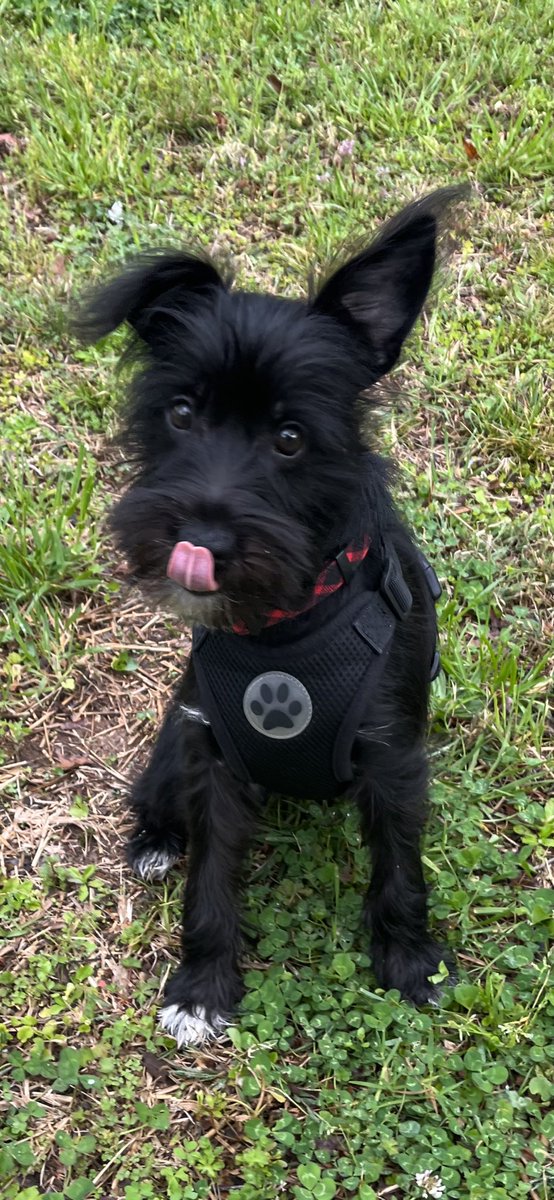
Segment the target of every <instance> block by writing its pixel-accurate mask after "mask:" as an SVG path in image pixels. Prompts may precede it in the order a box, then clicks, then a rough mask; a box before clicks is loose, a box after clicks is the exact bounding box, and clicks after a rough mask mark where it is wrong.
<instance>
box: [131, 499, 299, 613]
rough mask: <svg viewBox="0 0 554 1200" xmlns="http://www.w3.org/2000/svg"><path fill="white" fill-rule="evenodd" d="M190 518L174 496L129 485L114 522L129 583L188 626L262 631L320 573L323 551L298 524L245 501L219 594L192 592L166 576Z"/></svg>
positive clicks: (235, 517)
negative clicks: (181, 530)
mask: <svg viewBox="0 0 554 1200" xmlns="http://www.w3.org/2000/svg"><path fill="white" fill-rule="evenodd" d="M189 515H190V510H189V512H187V508H186V507H185V506H184V505H183V504H181V505H179V503H178V502H177V503H176V500H175V497H174V496H173V495H168V494H167V493H165V492H163V493H162V492H158V491H156V490H155V489H154V488H152V489H149V488H143V487H135V488H131V489H130V490H129V491H128V492H127V493H126V495H125V496H124V497H123V498H122V500H120V501H119V503H118V504H117V505H116V507H115V509H114V511H113V514H112V517H111V522H110V523H111V527H112V530H113V531H114V533H115V535H116V541H117V543H118V546H119V548H120V549H121V550H122V551H123V553H124V554H125V555H126V557H127V560H128V563H129V567H130V572H131V574H130V581H131V582H132V583H135V584H137V585H138V586H139V587H140V589H141V591H143V593H144V594H145V596H146V597H147V598H148V600H149V602H150V603H151V604H153V605H155V606H156V607H162V608H163V609H166V610H170V611H171V612H172V613H173V614H174V615H176V616H177V617H178V618H179V619H181V620H183V621H184V622H186V623H187V624H202V625H206V626H208V627H210V628H219V629H231V628H232V627H233V626H234V625H236V624H240V625H241V626H242V627H246V628H247V629H248V630H249V631H251V632H252V633H255V632H257V631H258V630H259V629H261V628H263V626H264V624H265V617H266V614H268V613H270V612H271V611H272V610H273V609H281V610H283V611H296V610H297V609H299V608H301V607H302V605H303V603H304V602H305V600H306V598H307V596H308V595H309V593H310V590H311V588H312V586H313V582H314V578H315V575H316V574H317V570H318V555H317V550H316V548H315V547H314V544H313V540H312V538H311V537H310V535H309V534H308V532H307V530H306V529H305V528H304V527H303V526H302V525H301V524H299V523H296V522H294V521H291V520H290V519H289V518H286V517H284V516H279V515H278V514H275V513H274V512H272V511H271V510H267V511H262V512H261V513H258V512H256V511H254V510H253V506H252V509H250V508H249V506H248V505H245V506H243V510H242V511H240V512H236V513H234V514H232V515H231V516H230V518H229V524H230V527H231V528H232V530H233V533H234V534H235V537H236V541H237V554H236V557H235V558H234V560H233V561H232V562H230V563H229V564H228V565H227V566H226V567H225V570H224V571H223V572H222V573H221V580H220V581H219V580H218V583H219V586H218V589H217V591H213V592H194V591H189V590H187V589H186V588H184V587H181V586H180V585H179V584H178V583H175V582H174V581H173V580H171V579H169V578H168V577H167V564H168V560H169V556H170V554H171V551H172V549H173V546H174V544H175V541H176V540H177V530H178V529H179V528H180V527H181V526H183V525H186V521H187V516H189ZM173 531H175V532H173Z"/></svg>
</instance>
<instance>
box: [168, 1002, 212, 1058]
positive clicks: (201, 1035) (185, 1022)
mask: <svg viewBox="0 0 554 1200" xmlns="http://www.w3.org/2000/svg"><path fill="white" fill-rule="evenodd" d="M158 1023H159V1024H160V1025H161V1027H162V1029H163V1030H164V1032H165V1033H169V1034H170V1036H171V1037H174V1038H175V1041H176V1042H177V1045H178V1046H179V1047H181V1046H201V1045H203V1044H204V1043H205V1042H213V1041H215V1040H216V1039H221V1037H222V1036H223V1034H224V1032H225V1030H226V1028H227V1026H228V1024H229V1022H228V1021H226V1020H225V1017H220V1016H219V1015H218V1014H217V1013H216V1014H215V1015H213V1016H212V1017H211V1019H210V1020H208V1018H207V1016H206V1009H205V1008H201V1007H200V1006H198V1007H197V1008H193V1009H187V1008H181V1007H180V1006H179V1005H178V1004H167V1005H166V1006H165V1008H162V1009H160V1012H159V1015H158Z"/></svg>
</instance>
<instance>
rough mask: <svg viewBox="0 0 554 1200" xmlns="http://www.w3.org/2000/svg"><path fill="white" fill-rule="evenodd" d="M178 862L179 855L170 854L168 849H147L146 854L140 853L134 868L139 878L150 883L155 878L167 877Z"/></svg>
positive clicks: (135, 860) (134, 862)
mask: <svg viewBox="0 0 554 1200" xmlns="http://www.w3.org/2000/svg"><path fill="white" fill-rule="evenodd" d="M176 862H177V855H176V854H169V853H168V852H167V850H145V852H144V854H139V855H138V856H137V858H135V859H134V861H133V870H134V872H135V875H138V877H139V879H143V880H144V882H145V883H150V882H151V881H152V880H154V879H165V876H166V875H167V872H168V871H169V870H170V869H171V867H172V866H173V864H174V863H176Z"/></svg>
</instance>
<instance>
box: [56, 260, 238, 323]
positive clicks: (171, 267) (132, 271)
mask: <svg viewBox="0 0 554 1200" xmlns="http://www.w3.org/2000/svg"><path fill="white" fill-rule="evenodd" d="M230 282H231V280H230V278H225V277H224V276H223V275H222V274H221V273H220V272H219V271H218V270H217V268H216V267H215V266H214V264H213V263H212V262H211V261H210V259H209V258H208V257H205V258H203V257H201V256H200V255H193V254H188V253H186V252H185V251H179V250H166V251H152V252H149V253H146V254H142V255H140V256H139V257H138V258H136V259H135V260H134V261H133V262H132V263H130V264H129V265H128V266H127V267H126V268H125V269H124V270H123V271H122V272H121V273H120V274H119V275H116V276H115V277H114V278H113V279H111V280H109V281H108V283H106V284H104V285H100V286H99V287H97V288H94V289H93V290H92V291H91V292H90V293H89V294H88V295H87V296H85V297H84V298H83V300H82V302H81V304H80V306H79V309H78V312H77V314H76V317H75V319H74V321H73V327H74V329H75V332H76V333H77V334H78V336H79V337H80V338H81V339H82V340H83V341H86V342H96V341H98V340H99V339H100V338H103V337H105V336H106V335H107V334H108V333H113V331H114V329H117V328H118V326H119V325H122V324H123V323H124V322H127V324H128V325H130V326H131V327H132V329H134V331H135V333H137V334H138V336H139V338H141V339H142V341H144V342H146V343H147V344H149V345H152V343H153V342H155V341H156V335H157V333H158V331H159V328H160V324H161V322H163V323H164V324H165V326H166V327H167V326H168V325H169V326H170V325H171V317H172V316H174V317H175V318H176V319H178V318H179V314H181V315H182V314H183V313H185V312H186V311H187V310H190V309H191V308H192V307H193V306H194V305H195V303H197V302H198V300H199V298H200V297H202V296H206V295H208V294H209V292H210V291H214V290H215V289H217V288H227V287H228V286H229V284H230Z"/></svg>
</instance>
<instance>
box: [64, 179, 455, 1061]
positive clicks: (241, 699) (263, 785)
mask: <svg viewBox="0 0 554 1200" xmlns="http://www.w3.org/2000/svg"><path fill="white" fill-rule="evenodd" d="M458 195H459V192H458V190H457V189H444V190H443V191H439V192H437V193H434V194H433V195H431V196H428V197H427V198H425V199H424V200H422V201H420V202H418V203H415V204H413V205H411V206H410V207H408V208H407V209H405V210H404V211H403V212H401V213H400V214H399V215H398V216H397V217H396V218H395V219H394V220H392V221H390V222H389V223H388V224H387V225H385V226H384V228H383V229H382V230H381V232H380V233H379V234H378V236H377V237H376V239H375V240H374V241H373V242H372V244H371V245H370V246H369V247H368V248H366V249H364V250H362V251H361V252H360V253H358V254H357V255H356V256H355V257H353V258H351V259H350V261H348V262H346V263H345V264H344V265H342V266H340V267H339V268H338V269H336V270H335V271H334V272H333V273H331V274H330V275H329V276H328V277H327V279H326V281H324V282H323V283H322V284H321V286H319V288H318V289H317V290H315V292H314V294H313V296H312V297H311V299H310V300H309V301H307V302H300V301H291V300H283V299H278V298H276V297H273V296H268V295H259V294H252V293H246V292H240V291H233V290H232V289H231V280H230V279H229V278H225V277H224V276H223V275H222V274H221V273H220V272H219V271H218V270H217V269H216V267H215V265H214V264H213V263H212V262H211V261H209V260H208V259H204V258H202V257H195V256H192V255H189V254H186V253H178V252H173V251H168V252H165V253H159V254H152V255H150V256H147V257H144V258H142V259H141V260H139V262H138V264H135V266H134V267H133V268H132V269H130V270H128V271H127V273H125V274H123V275H122V277H120V278H118V279H116V280H114V281H112V282H111V283H110V284H108V285H107V287H106V288H104V289H103V290H102V291H100V292H98V293H96V295H95V297H93V299H92V301H91V303H90V305H89V308H88V313H87V314H86V315H85V318H84V320H85V324H87V323H88V334H89V336H91V337H102V336H104V335H105V334H107V333H109V332H110V331H112V330H114V329H115V328H116V327H117V326H119V325H120V324H122V323H123V322H127V323H128V324H129V326H131V328H132V331H133V342H132V345H133V349H134V352H135V353H138V355H139V358H140V370H139V371H138V373H137V372H135V377H134V382H133V385H132V390H131V398H130V404H129V407H128V413H127V419H126V425H125V434H124V444H125V446H126V448H127V450H128V452H129V453H130V454H131V455H132V456H133V457H134V459H135V462H136V472H135V477H134V481H133V483H132V484H131V486H130V488H129V489H128V491H127V492H126V494H125V496H124V497H123V499H122V500H121V501H120V502H119V504H118V505H117V506H116V508H115V511H114V514H113V528H114V530H115V532H116V536H117V539H118V542H119V545H120V546H121V548H122V549H123V550H124V552H125V554H126V556H127V558H128V560H129V562H130V564H131V566H132V568H133V570H134V572H135V576H136V579H137V581H139V582H140V583H141V584H142V585H143V586H146V587H147V588H148V589H149V590H150V591H151V593H152V594H153V596H154V597H155V598H156V599H159V600H162V601H166V600H167V601H169V602H171V603H172V604H173V606H174V608H176V609H177V611H178V612H179V613H180V614H182V616H183V617H184V618H186V619H187V621H190V622H192V623H193V624H194V625H195V627H196V628H195V635H194V642H193V655H192V659H191V661H190V663H189V665H188V668H187V671H186V673H185V676H184V679H183V682H182V684H181V686H180V687H179V689H178V692H177V694H176V696H175V699H174V701H173V703H172V705H171V707H170V709H169V712H168V714H167V716H166V718H165V721H164V724H163V726H162V729H161V733H160V735H159V738H158V741H157V743H156V746H155V748H154V751H153V754H152V758H151V761H150V763H149V765H148V767H147V768H146V770H145V772H144V774H143V775H142V777H141V778H140V779H139V781H138V783H137V784H136V786H135V788H134V792H133V796H132V802H131V803H132V808H133V811H134V813H135V815H136V819H137V824H136V831H135V833H134V836H133V837H132V838H131V841H130V843H129V847H128V856H129V862H130V864H131V865H132V866H133V867H134V869H135V871H137V872H138V874H139V875H140V876H141V877H142V878H144V879H156V878H160V879H161V878H162V877H163V876H164V875H165V873H166V872H167V871H168V869H169V868H170V866H171V865H172V864H173V863H174V862H175V860H176V859H177V858H178V857H179V856H180V855H181V854H182V852H183V850H184V849H185V846H186V847H187V848H188V854H189V860H188V878H187V884H186V890H185V903H184V930H183V938H182V962H181V965H180V967H179V969H178V970H177V971H176V973H175V974H174V975H173V977H172V979H171V980H170V982H169V984H168V987H167V991H166V996H165V1007H164V1008H163V1009H162V1012H161V1016H160V1020H161V1024H162V1026H163V1028H164V1029H166V1030H168V1031H169V1032H170V1033H172V1034H173V1035H174V1036H175V1037H176V1039H177V1041H178V1043H179V1044H181V1043H186V1042H195V1041H200V1040H202V1039H203V1038H205V1037H209V1036H211V1035H213V1034H214V1033H217V1032H218V1031H220V1030H221V1029H223V1028H224V1026H225V1024H226V1023H227V1022H228V1021H229V1019H230V1018H231V1016H232V1014H233V1012H234V1011H235V1010H236V1008H237V1005H238V1003H239V1001H240V998H241V994H242V985H241V975H240V970H239V963H238V958H239V950H240V926H239V913H238V893H239V888H240V884H241V878H242V873H243V870H244V859H245V855H246V852H247V848H248V845H249V842H250V839H251V836H252V832H253V829H254V826H255V821H256V814H257V812H259V810H260V806H261V804H262V802H263V798H264V795H265V794H266V793H267V792H268V791H271V790H273V791H278V792H281V793H285V794H286V793H288V794H291V795H297V796H301V797H310V798H323V797H325V796H333V795H337V794H338V793H340V792H344V791H348V792H349V794H350V795H351V796H354V798H355V801H356V803H357V804H358V807H359V811H360V816H361V823H362V831H363V836H364V839H365V841H366V842H367V844H368V846H369V849H370V852H371V858H372V864H373V868H372V876H371V883H370V886H369V891H368V895H367V903H366V908H365V915H366V920H367V922H368V924H369V926H370V928H371V950H372V956H373V968H374V972H375V975H376V977H377V980H378V982H379V984H380V985H381V986H382V987H384V988H398V989H399V990H400V992H401V993H402V995H403V996H404V997H406V998H407V999H408V1000H411V1001H413V1002H415V1003H416V1004H423V1003H425V1002H426V1001H428V1000H429V999H430V998H432V997H433V994H434V987H433V984H432V983H431V982H430V978H429V977H430V976H432V975H434V974H435V972H436V971H437V969H438V966H439V963H440V962H441V960H445V961H446V963H447V964H448V965H449V967H451V966H452V961H451V959H450V957H449V955H448V953H447V952H445V950H444V949H443V948H442V947H440V946H439V945H438V944H437V943H436V942H435V941H434V940H433V939H432V937H431V936H430V934H429V932H428V929H427V901H426V886H425V882H424V879H423V873H422V866H421V859H420V838H421V834H422V829H423V825H424V820H425V808H426V788H427V768H426V759H425V745H424V744H425V735H426V720H427V703H428V693H429V682H430V678H431V675H432V672H433V669H434V665H433V664H434V660H435V663H436V647H435V638H436V628H435V610H434V600H435V599H436V595H437V590H436V577H435V576H434V572H432V570H431V568H430V567H429V564H428V563H427V562H426V560H425V559H424V558H423V556H422V555H421V554H420V553H419V552H418V550H417V549H416V547H415V546H414V544H413V542H412V540H411V538H410V535H409V533H408V532H407V530H406V529H405V527H404V525H403V524H402V522H401V521H400V519H399V517H398V515H397V513H396V512H395V509H394V506H393V503H392V501H391V497H390V494H389V490H388V486H387V481H388V474H389V472H388V468H387V465H386V464H385V462H384V461H383V460H382V459H381V458H379V457H378V456H377V455H376V454H374V453H373V452H372V451H371V450H368V448H367V446H366V444H365V441H364V427H365V426H366V425H367V414H368V410H369V409H370V408H371V403H372V395H371V391H369V395H367V394H365V393H367V389H370V388H371V385H372V384H374V383H375V382H376V381H377V380H378V379H380V378H381V377H382V376H383V375H384V374H385V373H386V372H387V371H389V370H390V368H391V367H392V366H393V365H394V364H395V362H396V361H397V359H398V356H399V353H400V349H401V347H402V344H403V342H404V339H405V338H406V336H407V334H408V333H409V332H410V329H411V328H412V326H413V324H414V322H415V320H416V318H417V316H418V314H419V312H420V310H421V308H422V305H423V303H424V300H425V297H426V295H427V292H428V289H429V286H430V283H431V280H432V277H433V271H434V266H435V258H436V241H437V233H438V230H439V225H440V219H441V217H442V215H443V213H444V212H445V210H446V207H447V206H448V204H449V203H450V202H451V201H452V200H454V199H457V198H458Z"/></svg>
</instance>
